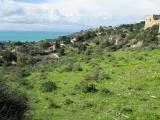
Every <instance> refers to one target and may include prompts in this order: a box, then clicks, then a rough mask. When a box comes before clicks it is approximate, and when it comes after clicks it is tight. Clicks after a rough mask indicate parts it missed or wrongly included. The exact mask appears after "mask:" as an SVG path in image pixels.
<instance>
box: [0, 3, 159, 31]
mask: <svg viewBox="0 0 160 120" xmlns="http://www.w3.org/2000/svg"><path fill="white" fill-rule="evenodd" d="M159 5H160V1H159V0H119V1H118V0H46V2H43V3H39V4H37V3H24V2H17V1H15V0H0V29H19V30H20V29H23V30H55V31H60V30H80V29H84V28H87V27H96V26H99V25H118V24H122V23H131V22H136V21H138V20H140V19H143V17H145V16H146V15H150V14H159V13H160V11H159V9H160V6H159Z"/></svg>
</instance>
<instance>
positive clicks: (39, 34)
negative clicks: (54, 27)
mask: <svg viewBox="0 0 160 120" xmlns="http://www.w3.org/2000/svg"><path fill="white" fill-rule="evenodd" d="M72 33H73V32H55V31H18V30H15V31H12V30H0V41H4V42H7V41H11V42H12V41H13V42H16V41H21V42H26V41H41V40H46V39H56V38H58V37H60V36H66V35H70V34H72Z"/></svg>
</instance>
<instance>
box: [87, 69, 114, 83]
mask: <svg viewBox="0 0 160 120" xmlns="http://www.w3.org/2000/svg"><path fill="white" fill-rule="evenodd" d="M105 79H111V78H110V76H109V75H108V74H106V73H105V72H103V71H99V70H96V71H94V72H91V73H89V74H87V75H86V76H85V77H84V80H93V81H98V80H105Z"/></svg>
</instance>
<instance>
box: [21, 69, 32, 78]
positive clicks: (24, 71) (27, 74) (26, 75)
mask: <svg viewBox="0 0 160 120" xmlns="http://www.w3.org/2000/svg"><path fill="white" fill-rule="evenodd" d="M21 75H22V77H28V76H30V72H29V71H28V70H27V69H22V70H21Z"/></svg>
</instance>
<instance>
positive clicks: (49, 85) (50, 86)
mask: <svg viewBox="0 0 160 120" xmlns="http://www.w3.org/2000/svg"><path fill="white" fill-rule="evenodd" d="M41 89H42V91H43V92H52V91H54V90H56V89H57V85H56V83H54V82H52V81H48V82H45V83H43V84H42V85H41Z"/></svg>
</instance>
